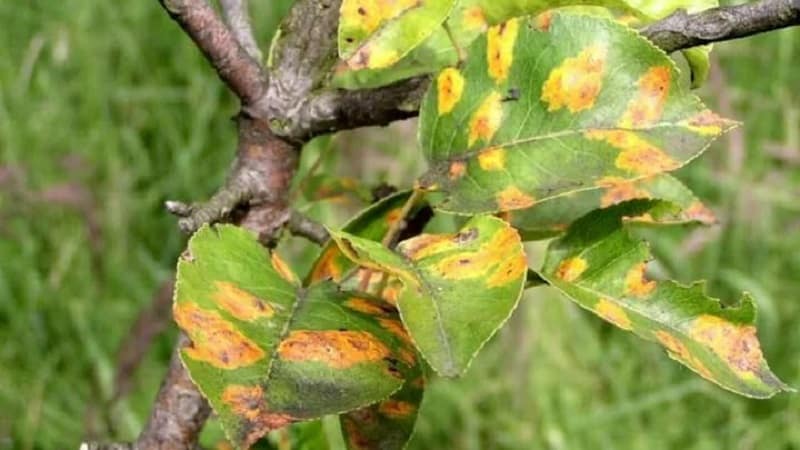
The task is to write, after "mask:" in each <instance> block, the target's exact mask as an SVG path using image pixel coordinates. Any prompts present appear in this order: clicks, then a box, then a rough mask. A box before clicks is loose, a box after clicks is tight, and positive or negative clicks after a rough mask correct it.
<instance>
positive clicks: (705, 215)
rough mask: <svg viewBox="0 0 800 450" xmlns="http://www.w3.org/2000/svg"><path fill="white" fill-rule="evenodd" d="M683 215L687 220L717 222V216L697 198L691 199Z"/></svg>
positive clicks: (706, 222) (707, 222)
mask: <svg viewBox="0 0 800 450" xmlns="http://www.w3.org/2000/svg"><path fill="white" fill-rule="evenodd" d="M684 215H685V216H686V218H687V219H689V220H695V221H697V222H700V223H703V224H706V225H710V224H715V223H717V216H715V215H714V212H713V211H711V209H709V208H708V207H707V206H706V205H704V204H703V203H702V202H701V201H699V200H695V201H693V202H692V203H691V204H690V205H689V207H688V208H686V211H684Z"/></svg>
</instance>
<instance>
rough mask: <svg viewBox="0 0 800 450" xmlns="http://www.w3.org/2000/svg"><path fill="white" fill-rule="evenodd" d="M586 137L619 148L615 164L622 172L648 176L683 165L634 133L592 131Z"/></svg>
mask: <svg viewBox="0 0 800 450" xmlns="http://www.w3.org/2000/svg"><path fill="white" fill-rule="evenodd" d="M585 135H586V137H587V138H589V139H594V140H605V141H606V142H608V143H609V144H611V145H612V146H613V147H616V148H618V149H619V150H620V152H619V155H617V159H616V160H615V161H614V164H615V165H616V166H617V168H619V169H622V170H627V171H629V172H633V173H635V174H638V175H644V176H648V175H655V174H658V173H662V172H668V171H670V170H674V169H677V168H678V167H680V165H681V164H680V163H679V162H678V161H675V160H674V159H672V158H671V157H670V156H669V155H667V154H666V153H664V152H663V151H662V150H661V149H659V148H658V147H656V146H654V145H652V144H651V143H649V142H647V141H646V140H645V139H643V138H641V137H639V135H637V134H636V133H634V132H632V131H623V130H611V131H609V130H592V131H588V132H587V133H586V134H585Z"/></svg>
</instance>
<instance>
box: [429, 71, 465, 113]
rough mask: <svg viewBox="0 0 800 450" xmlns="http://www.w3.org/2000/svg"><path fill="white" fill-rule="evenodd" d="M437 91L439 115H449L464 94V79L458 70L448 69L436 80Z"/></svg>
mask: <svg viewBox="0 0 800 450" xmlns="http://www.w3.org/2000/svg"><path fill="white" fill-rule="evenodd" d="M436 89H437V93H438V95H437V101H438V107H439V115H442V114H447V113H449V112H450V111H452V110H453V108H454V107H455V106H456V103H458V101H459V100H461V94H462V93H463V92H464V77H463V76H461V72H459V71H458V69H454V68H452V67H448V68H447V69H444V70H443V71H442V73H440V74H439V77H438V78H437V79H436Z"/></svg>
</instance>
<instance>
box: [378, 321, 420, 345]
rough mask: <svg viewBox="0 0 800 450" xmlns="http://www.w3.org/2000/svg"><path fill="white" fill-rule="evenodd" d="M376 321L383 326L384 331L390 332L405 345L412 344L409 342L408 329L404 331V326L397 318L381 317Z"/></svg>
mask: <svg viewBox="0 0 800 450" xmlns="http://www.w3.org/2000/svg"><path fill="white" fill-rule="evenodd" d="M378 323H380V325H381V327H383V328H384V329H385V330H386V331H388V332H389V333H392V334H393V335H394V336H395V337H397V338H398V339H400V340H401V341H403V343H405V344H407V345H413V343H412V342H411V336H409V335H408V331H406V328H405V327H404V326H403V324H402V323H401V322H400V321H399V320H396V319H387V318H384V317H381V318H380V319H378Z"/></svg>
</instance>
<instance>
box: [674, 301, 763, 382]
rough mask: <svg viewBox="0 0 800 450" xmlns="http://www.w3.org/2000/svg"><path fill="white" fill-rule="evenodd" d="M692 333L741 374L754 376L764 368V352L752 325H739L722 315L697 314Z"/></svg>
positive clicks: (693, 336)
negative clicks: (762, 352) (698, 315)
mask: <svg viewBox="0 0 800 450" xmlns="http://www.w3.org/2000/svg"><path fill="white" fill-rule="evenodd" d="M689 334H690V336H691V337H692V338H693V339H695V340H696V341H698V342H700V343H702V344H704V345H706V346H708V347H709V348H710V349H711V350H712V351H713V352H714V353H715V354H716V355H717V356H719V357H720V358H721V359H722V360H723V361H725V363H726V364H727V365H728V366H729V367H730V368H731V369H732V370H733V371H734V372H736V373H737V374H739V375H744V376H750V375H754V374H756V373H758V372H759V371H760V370H761V364H762V359H763V355H762V354H761V346H760V345H759V343H758V338H757V337H756V328H755V327H754V326H752V325H736V324H733V323H731V322H728V321H727V320H725V319H722V318H721V317H717V316H713V315H710V314H703V315H701V316H700V317H698V318H696V319H695V320H694V322H693V323H692V326H691V328H690V330H689Z"/></svg>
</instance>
